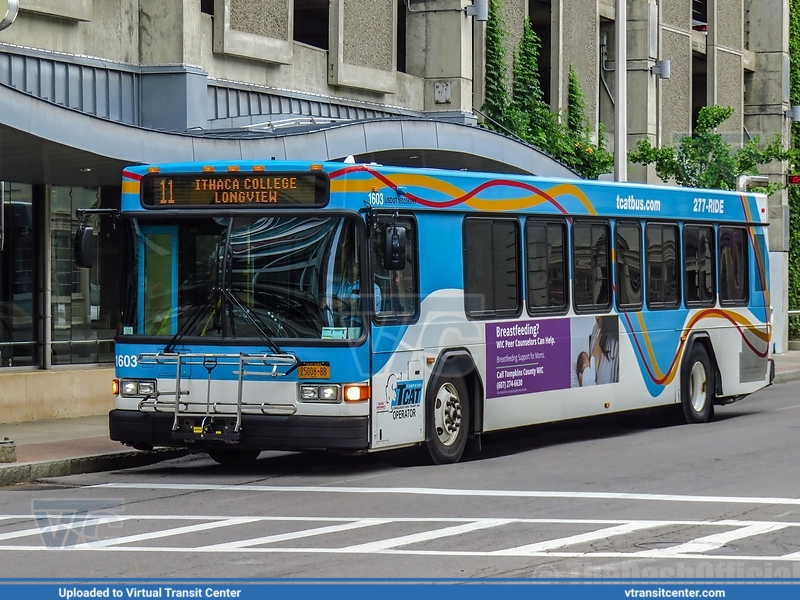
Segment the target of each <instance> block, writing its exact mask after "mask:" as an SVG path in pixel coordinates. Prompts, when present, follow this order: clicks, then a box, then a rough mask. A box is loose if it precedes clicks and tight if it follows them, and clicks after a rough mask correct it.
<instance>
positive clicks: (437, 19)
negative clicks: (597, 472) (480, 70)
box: [406, 0, 485, 122]
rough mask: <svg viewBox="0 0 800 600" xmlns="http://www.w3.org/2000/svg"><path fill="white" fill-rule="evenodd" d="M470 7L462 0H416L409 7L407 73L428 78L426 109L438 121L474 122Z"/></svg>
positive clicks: (477, 28) (481, 28)
mask: <svg viewBox="0 0 800 600" xmlns="http://www.w3.org/2000/svg"><path fill="white" fill-rule="evenodd" d="M465 5H466V3H465V2H462V0H442V1H440V2H435V3H434V2H425V3H423V2H414V3H411V4H410V7H411V8H413V10H412V9H411V8H410V9H409V10H408V11H407V20H406V71H407V73H408V74H409V75H413V76H415V77H421V78H422V79H423V110H424V111H425V112H427V113H431V116H432V117H434V118H437V119H443V118H444V119H453V120H455V121H459V122H474V117H473V116H472V108H473V96H472V76H473V67H472V59H473V44H472V35H473V19H472V17H468V16H467V15H466V13H465V12H464V6H465ZM417 6H419V8H417ZM426 6H428V7H430V8H425V7H426ZM434 7H435V8H434ZM475 31H476V32H478V31H481V32H482V31H485V27H479V26H476V27H475ZM476 108H480V106H476Z"/></svg>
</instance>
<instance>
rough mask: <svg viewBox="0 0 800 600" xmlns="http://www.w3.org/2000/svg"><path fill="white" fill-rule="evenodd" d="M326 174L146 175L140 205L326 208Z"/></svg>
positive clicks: (327, 184) (169, 206)
mask: <svg viewBox="0 0 800 600" xmlns="http://www.w3.org/2000/svg"><path fill="white" fill-rule="evenodd" d="M328 190H329V180H328V177H327V175H326V174H325V173H322V172H316V173H263V172H262V173H238V172H235V173H193V174H186V173H177V174H159V175H146V176H145V177H144V178H143V179H142V203H143V204H144V206H148V207H151V208H178V207H183V206H186V207H196V208H222V207H228V208H232V207H239V208H267V207H281V206H325V204H327V202H328Z"/></svg>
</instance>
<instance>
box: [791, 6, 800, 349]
mask: <svg viewBox="0 0 800 600" xmlns="http://www.w3.org/2000/svg"><path fill="white" fill-rule="evenodd" d="M789 61H790V74H789V89H790V92H789V94H790V102H791V105H792V106H797V105H800V0H789ZM791 145H792V148H800V123H798V122H797V121H795V122H794V123H793V125H792V144H791ZM790 170H791V172H793V173H797V172H798V170H800V165H798V164H793V165H791V166H790ZM789 214H790V219H789V290H788V291H789V310H800V186H790V187H789ZM789 339H792V340H797V339H800V317H793V318H791V319H789Z"/></svg>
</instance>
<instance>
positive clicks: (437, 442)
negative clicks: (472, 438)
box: [426, 372, 470, 465]
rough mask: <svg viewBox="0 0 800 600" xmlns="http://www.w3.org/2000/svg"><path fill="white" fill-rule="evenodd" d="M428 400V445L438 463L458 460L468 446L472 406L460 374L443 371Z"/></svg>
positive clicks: (433, 458) (429, 452)
mask: <svg viewBox="0 0 800 600" xmlns="http://www.w3.org/2000/svg"><path fill="white" fill-rule="evenodd" d="M431 391H432V394H431V397H430V398H429V399H428V402H427V413H428V414H427V418H426V421H427V423H428V435H427V436H426V439H427V446H428V454H430V457H431V460H432V461H433V462H434V464H437V465H447V464H451V463H456V462H458V461H459V460H460V459H461V455H462V454H464V448H466V446H467V433H468V429H469V417H470V405H469V398H468V396H467V388H466V386H465V385H464V382H463V381H462V379H461V378H460V377H454V376H452V375H450V374H448V373H447V372H445V373H442V374H441V375H440V376H439V377H438V379H437V380H436V382H435V384H434V385H433V386H432V388H431Z"/></svg>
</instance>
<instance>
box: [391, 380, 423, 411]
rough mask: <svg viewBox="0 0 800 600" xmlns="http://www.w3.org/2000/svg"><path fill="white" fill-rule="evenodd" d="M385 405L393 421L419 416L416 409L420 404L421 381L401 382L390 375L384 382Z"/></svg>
mask: <svg viewBox="0 0 800 600" xmlns="http://www.w3.org/2000/svg"><path fill="white" fill-rule="evenodd" d="M386 403H387V404H388V405H389V409H390V410H391V412H392V419H394V420H398V419H414V418H417V417H418V416H421V415H422V413H421V412H420V413H419V414H418V413H417V407H418V406H420V405H421V404H422V380H421V379H419V380H415V381H402V380H401V379H400V378H399V377H398V376H397V375H396V374H394V373H392V374H391V375H389V379H388V381H387V382H386Z"/></svg>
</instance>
